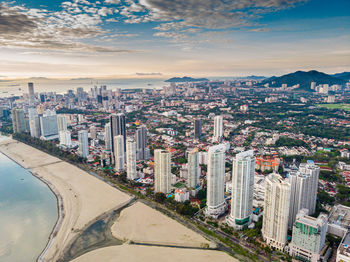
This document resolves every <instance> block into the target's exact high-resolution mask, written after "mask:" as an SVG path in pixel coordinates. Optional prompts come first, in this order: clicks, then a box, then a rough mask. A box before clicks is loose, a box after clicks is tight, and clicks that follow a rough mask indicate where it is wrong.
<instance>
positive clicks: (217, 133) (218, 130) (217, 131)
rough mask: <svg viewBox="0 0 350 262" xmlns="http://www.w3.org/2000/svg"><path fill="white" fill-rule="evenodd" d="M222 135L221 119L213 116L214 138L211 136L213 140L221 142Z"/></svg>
mask: <svg viewBox="0 0 350 262" xmlns="http://www.w3.org/2000/svg"><path fill="white" fill-rule="evenodd" d="M223 133H224V126H223V117H222V116H215V117H214V136H213V140H215V141H221V138H222V136H223Z"/></svg>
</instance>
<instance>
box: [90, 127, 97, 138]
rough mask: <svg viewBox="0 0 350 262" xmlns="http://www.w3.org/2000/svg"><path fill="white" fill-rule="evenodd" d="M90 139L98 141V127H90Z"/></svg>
mask: <svg viewBox="0 0 350 262" xmlns="http://www.w3.org/2000/svg"><path fill="white" fill-rule="evenodd" d="M90 138H91V139H96V138H97V127H96V126H91V127H90Z"/></svg>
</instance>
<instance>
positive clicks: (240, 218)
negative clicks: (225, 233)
mask: <svg viewBox="0 0 350 262" xmlns="http://www.w3.org/2000/svg"><path fill="white" fill-rule="evenodd" d="M254 174H255V157H254V151H253V150H249V151H246V152H242V153H239V154H237V155H236V158H235V159H234V160H233V167H232V199H231V214H230V216H228V218H227V223H228V224H229V225H230V226H232V227H234V228H235V229H237V230H240V229H243V228H245V227H248V225H249V224H250V218H251V215H252V212H253V192H254Z"/></svg>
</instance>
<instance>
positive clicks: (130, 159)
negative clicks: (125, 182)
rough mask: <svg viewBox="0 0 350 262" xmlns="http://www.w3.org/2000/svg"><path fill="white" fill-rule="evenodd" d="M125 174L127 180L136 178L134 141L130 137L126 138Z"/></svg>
mask: <svg viewBox="0 0 350 262" xmlns="http://www.w3.org/2000/svg"><path fill="white" fill-rule="evenodd" d="M126 174H127V178H128V179H129V180H134V179H135V178H137V172H136V142H135V140H134V139H132V138H130V137H129V138H128V139H126Z"/></svg>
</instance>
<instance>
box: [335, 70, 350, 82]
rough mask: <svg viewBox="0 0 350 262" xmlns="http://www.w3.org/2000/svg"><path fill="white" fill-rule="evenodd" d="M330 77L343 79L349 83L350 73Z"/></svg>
mask: <svg viewBox="0 0 350 262" xmlns="http://www.w3.org/2000/svg"><path fill="white" fill-rule="evenodd" d="M332 76H334V77H336V78H340V79H343V80H345V81H349V80H350V72H343V73H337V74H334V75H332Z"/></svg>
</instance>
